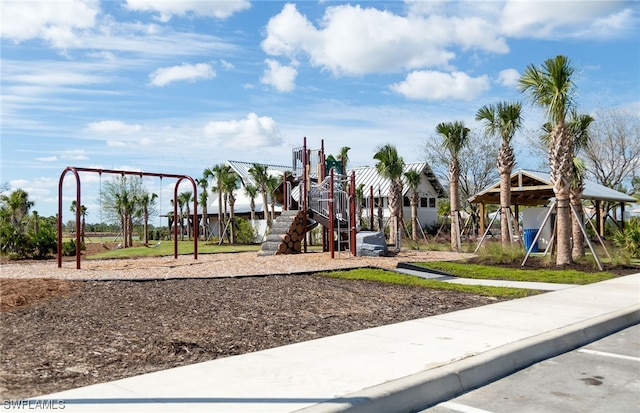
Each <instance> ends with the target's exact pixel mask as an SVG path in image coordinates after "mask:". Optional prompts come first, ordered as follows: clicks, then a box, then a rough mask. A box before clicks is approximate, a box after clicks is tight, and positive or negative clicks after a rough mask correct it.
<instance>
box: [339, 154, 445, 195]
mask: <svg viewBox="0 0 640 413" xmlns="http://www.w3.org/2000/svg"><path fill="white" fill-rule="evenodd" d="M412 170H413V171H417V172H418V173H420V174H422V175H424V176H425V177H426V178H427V180H428V181H429V183H430V184H431V186H432V187H433V189H434V190H435V191H436V193H435V194H432V195H436V196H437V197H446V196H447V194H446V191H445V190H444V188H443V187H442V185H441V184H440V181H438V178H436V176H435V174H434V173H433V171H432V170H431V167H430V166H429V165H428V164H427V163H426V162H416V163H408V164H405V165H404V168H403V170H402V176H403V178H402V183H403V189H402V191H403V192H402V195H403V196H405V195H407V194H408V193H409V187H408V185H406V179H405V178H404V174H405V173H406V172H409V171H412ZM351 171H355V173H356V187H357V186H360V184H362V185H364V188H369V187H371V186H373V190H374V196H377V195H378V189H380V192H381V194H382V196H387V195H388V194H389V187H390V186H391V181H390V180H389V179H387V178H383V177H382V176H381V175H380V174H378V171H377V170H376V168H375V167H373V166H365V167H360V168H353V169H351V170H349V174H351Z"/></svg>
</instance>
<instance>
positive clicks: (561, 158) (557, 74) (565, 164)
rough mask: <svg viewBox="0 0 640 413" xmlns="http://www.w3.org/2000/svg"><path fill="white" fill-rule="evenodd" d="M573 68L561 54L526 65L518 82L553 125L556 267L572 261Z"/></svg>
mask: <svg viewBox="0 0 640 413" xmlns="http://www.w3.org/2000/svg"><path fill="white" fill-rule="evenodd" d="M574 72H575V69H574V68H573V67H572V66H571V62H570V60H569V59H568V58H567V57H565V56H562V55H559V56H556V57H555V58H551V59H547V60H545V61H544V63H542V65H541V66H540V67H536V66H534V65H529V66H527V68H526V70H525V71H524V73H523V74H522V76H521V77H520V80H519V88H520V90H521V91H522V92H523V93H525V94H527V95H528V97H529V100H530V101H531V103H532V104H534V105H536V106H539V107H541V108H543V109H545V110H546V111H547V118H548V120H549V122H551V124H552V125H553V127H552V131H551V137H550V143H549V166H550V178H551V184H552V185H553V192H554V195H555V198H556V203H557V211H556V227H557V232H556V242H557V255H556V265H558V266H559V265H566V264H571V263H572V262H573V260H572V257H571V215H570V207H569V202H570V197H571V196H570V193H571V186H572V184H573V181H574V180H573V172H574V167H573V157H574V156H573V154H574V147H575V142H574V140H573V139H572V137H571V132H570V131H569V129H568V128H567V124H566V119H567V115H568V114H569V113H570V111H571V110H572V109H573V108H574V107H575V102H574V97H575V93H576V91H575V84H574V83H573V79H572V77H573V74H574Z"/></svg>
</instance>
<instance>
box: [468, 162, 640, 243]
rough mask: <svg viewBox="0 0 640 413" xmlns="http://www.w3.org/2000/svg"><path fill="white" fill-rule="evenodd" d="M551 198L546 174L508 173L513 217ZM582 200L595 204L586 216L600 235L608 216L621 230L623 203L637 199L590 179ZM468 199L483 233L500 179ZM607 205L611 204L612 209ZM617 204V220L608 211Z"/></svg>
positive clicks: (532, 172) (622, 226) (550, 189)
mask: <svg viewBox="0 0 640 413" xmlns="http://www.w3.org/2000/svg"><path fill="white" fill-rule="evenodd" d="M552 198H554V193H553V186H552V185H551V178H550V177H549V174H548V173H544V172H538V171H530V170H524V169H519V170H516V171H515V172H513V173H512V174H511V205H513V207H514V209H515V210H514V214H515V216H516V217H517V216H519V207H520V206H545V205H547V204H549V201H550V200H551V199H552ZM582 199H583V200H590V201H592V202H593V204H594V210H595V212H593V214H592V215H590V216H587V219H592V218H593V217H594V215H595V218H596V230H597V232H598V234H599V235H600V236H604V229H605V223H606V220H607V218H609V219H611V220H612V221H613V222H614V223H615V224H616V226H618V227H619V228H620V229H622V230H624V210H625V203H628V202H634V203H635V202H637V200H636V199H635V198H634V197H632V196H629V195H627V194H624V193H622V192H618V191H616V190H613V189H611V188H607V187H606V186H603V185H600V184H597V183H595V182H591V181H585V188H584V192H583V193H582ZM469 202H470V203H474V204H480V223H479V227H480V232H481V233H484V232H485V229H486V222H485V217H486V215H487V214H486V206H487V205H499V204H500V181H498V182H496V183H494V184H493V185H490V186H489V187H487V188H485V189H483V190H482V191H480V192H478V193H477V194H475V195H474V196H473V197H471V198H469ZM607 206H609V207H607ZM610 206H613V207H612V208H611V207H610ZM616 206H617V207H619V208H620V220H619V221H618V219H616V218H617V217H616V216H612V215H611V212H612V211H615V210H616ZM585 212H586V211H585Z"/></svg>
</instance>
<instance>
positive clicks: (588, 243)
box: [569, 203, 603, 271]
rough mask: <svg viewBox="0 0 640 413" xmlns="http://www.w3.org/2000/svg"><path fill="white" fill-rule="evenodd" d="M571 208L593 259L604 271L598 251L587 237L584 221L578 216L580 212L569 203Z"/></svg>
mask: <svg viewBox="0 0 640 413" xmlns="http://www.w3.org/2000/svg"><path fill="white" fill-rule="evenodd" d="M569 206H570V207H571V211H572V212H573V217H574V218H575V219H576V220H577V221H578V223H579V224H580V230H582V235H584V239H585V240H586V241H587V245H588V246H589V249H590V250H591V253H592V254H593V258H594V259H595V260H596V263H597V264H598V268H599V269H600V271H603V268H602V263H601V262H600V258H599V257H598V254H597V253H596V250H595V249H594V248H593V244H592V243H591V241H590V240H589V236H588V235H587V230H586V228H585V227H584V224H583V223H582V221H581V220H580V217H579V216H578V211H576V208H575V207H574V206H573V204H571V203H569Z"/></svg>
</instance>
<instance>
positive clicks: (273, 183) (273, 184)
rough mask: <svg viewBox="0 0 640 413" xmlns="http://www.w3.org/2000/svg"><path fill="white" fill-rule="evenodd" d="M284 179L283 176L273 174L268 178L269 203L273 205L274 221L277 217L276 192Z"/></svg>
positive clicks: (272, 218) (272, 215) (272, 216)
mask: <svg viewBox="0 0 640 413" xmlns="http://www.w3.org/2000/svg"><path fill="white" fill-rule="evenodd" d="M282 179H283V177H282V176H273V175H269V179H267V192H268V193H269V204H270V205H271V220H272V221H274V220H275V219H276V197H275V196H274V192H275V190H276V189H277V188H278V187H279V186H280V183H281V182H282Z"/></svg>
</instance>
